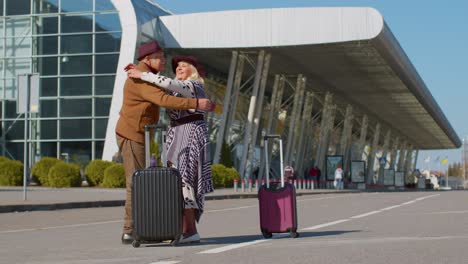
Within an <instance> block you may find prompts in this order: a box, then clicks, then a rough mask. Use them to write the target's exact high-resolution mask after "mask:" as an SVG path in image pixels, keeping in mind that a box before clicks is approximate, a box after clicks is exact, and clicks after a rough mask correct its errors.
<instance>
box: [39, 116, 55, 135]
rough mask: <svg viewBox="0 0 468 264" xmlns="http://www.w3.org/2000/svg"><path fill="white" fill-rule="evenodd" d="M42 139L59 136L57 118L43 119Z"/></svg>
mask: <svg viewBox="0 0 468 264" xmlns="http://www.w3.org/2000/svg"><path fill="white" fill-rule="evenodd" d="M40 134H41V139H56V138H57V120H41V127H40Z"/></svg>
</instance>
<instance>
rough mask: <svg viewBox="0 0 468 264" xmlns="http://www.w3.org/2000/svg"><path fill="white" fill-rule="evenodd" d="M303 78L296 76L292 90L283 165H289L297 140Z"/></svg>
mask: <svg viewBox="0 0 468 264" xmlns="http://www.w3.org/2000/svg"><path fill="white" fill-rule="evenodd" d="M303 82H304V80H303V77H302V74H299V75H298V76H297V82H296V89H295V90H294V103H293V108H292V111H291V114H290V115H289V114H288V116H289V128H288V139H287V145H286V155H285V156H284V161H285V164H287V165H291V162H292V152H293V151H294V150H293V148H294V147H295V142H296V138H297V125H296V124H297V122H298V118H297V117H298V116H299V118H300V112H301V110H302V109H301V108H302V102H303V100H304V89H303V88H302V87H303V85H302V84H303Z"/></svg>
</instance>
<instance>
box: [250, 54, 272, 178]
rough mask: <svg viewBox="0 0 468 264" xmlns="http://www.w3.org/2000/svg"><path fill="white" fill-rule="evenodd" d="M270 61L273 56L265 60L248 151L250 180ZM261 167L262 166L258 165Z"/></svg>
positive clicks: (268, 56)
mask: <svg viewBox="0 0 468 264" xmlns="http://www.w3.org/2000/svg"><path fill="white" fill-rule="evenodd" d="M270 60H271V55H270V54H267V55H266V56H265V58H264V63H263V66H262V77H261V80H260V91H259V92H258V100H257V102H256V107H255V117H254V122H253V126H252V135H251V137H252V139H251V141H250V147H249V149H248V154H247V163H246V167H247V168H246V169H247V171H246V173H247V175H248V177H249V178H251V175H250V174H251V172H252V171H253V160H254V153H255V146H256V145H257V135H258V128H259V126H260V118H261V115H262V113H263V98H264V96H265V87H266V83H267V80H268V71H269V70H270ZM258 166H259V167H260V164H258Z"/></svg>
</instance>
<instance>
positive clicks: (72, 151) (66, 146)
mask: <svg viewBox="0 0 468 264" xmlns="http://www.w3.org/2000/svg"><path fill="white" fill-rule="evenodd" d="M60 150H61V154H63V153H68V157H69V160H70V162H73V163H78V164H80V165H82V166H85V165H86V164H88V163H89V161H90V160H91V142H82V141H79V142H62V143H60Z"/></svg>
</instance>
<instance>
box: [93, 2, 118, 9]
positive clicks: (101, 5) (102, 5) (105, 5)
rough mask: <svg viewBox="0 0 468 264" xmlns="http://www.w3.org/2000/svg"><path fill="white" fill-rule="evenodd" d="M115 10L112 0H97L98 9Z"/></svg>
mask: <svg viewBox="0 0 468 264" xmlns="http://www.w3.org/2000/svg"><path fill="white" fill-rule="evenodd" d="M103 10H107V11H109V10H115V7H114V5H113V4H112V3H111V0H96V11H103Z"/></svg>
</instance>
